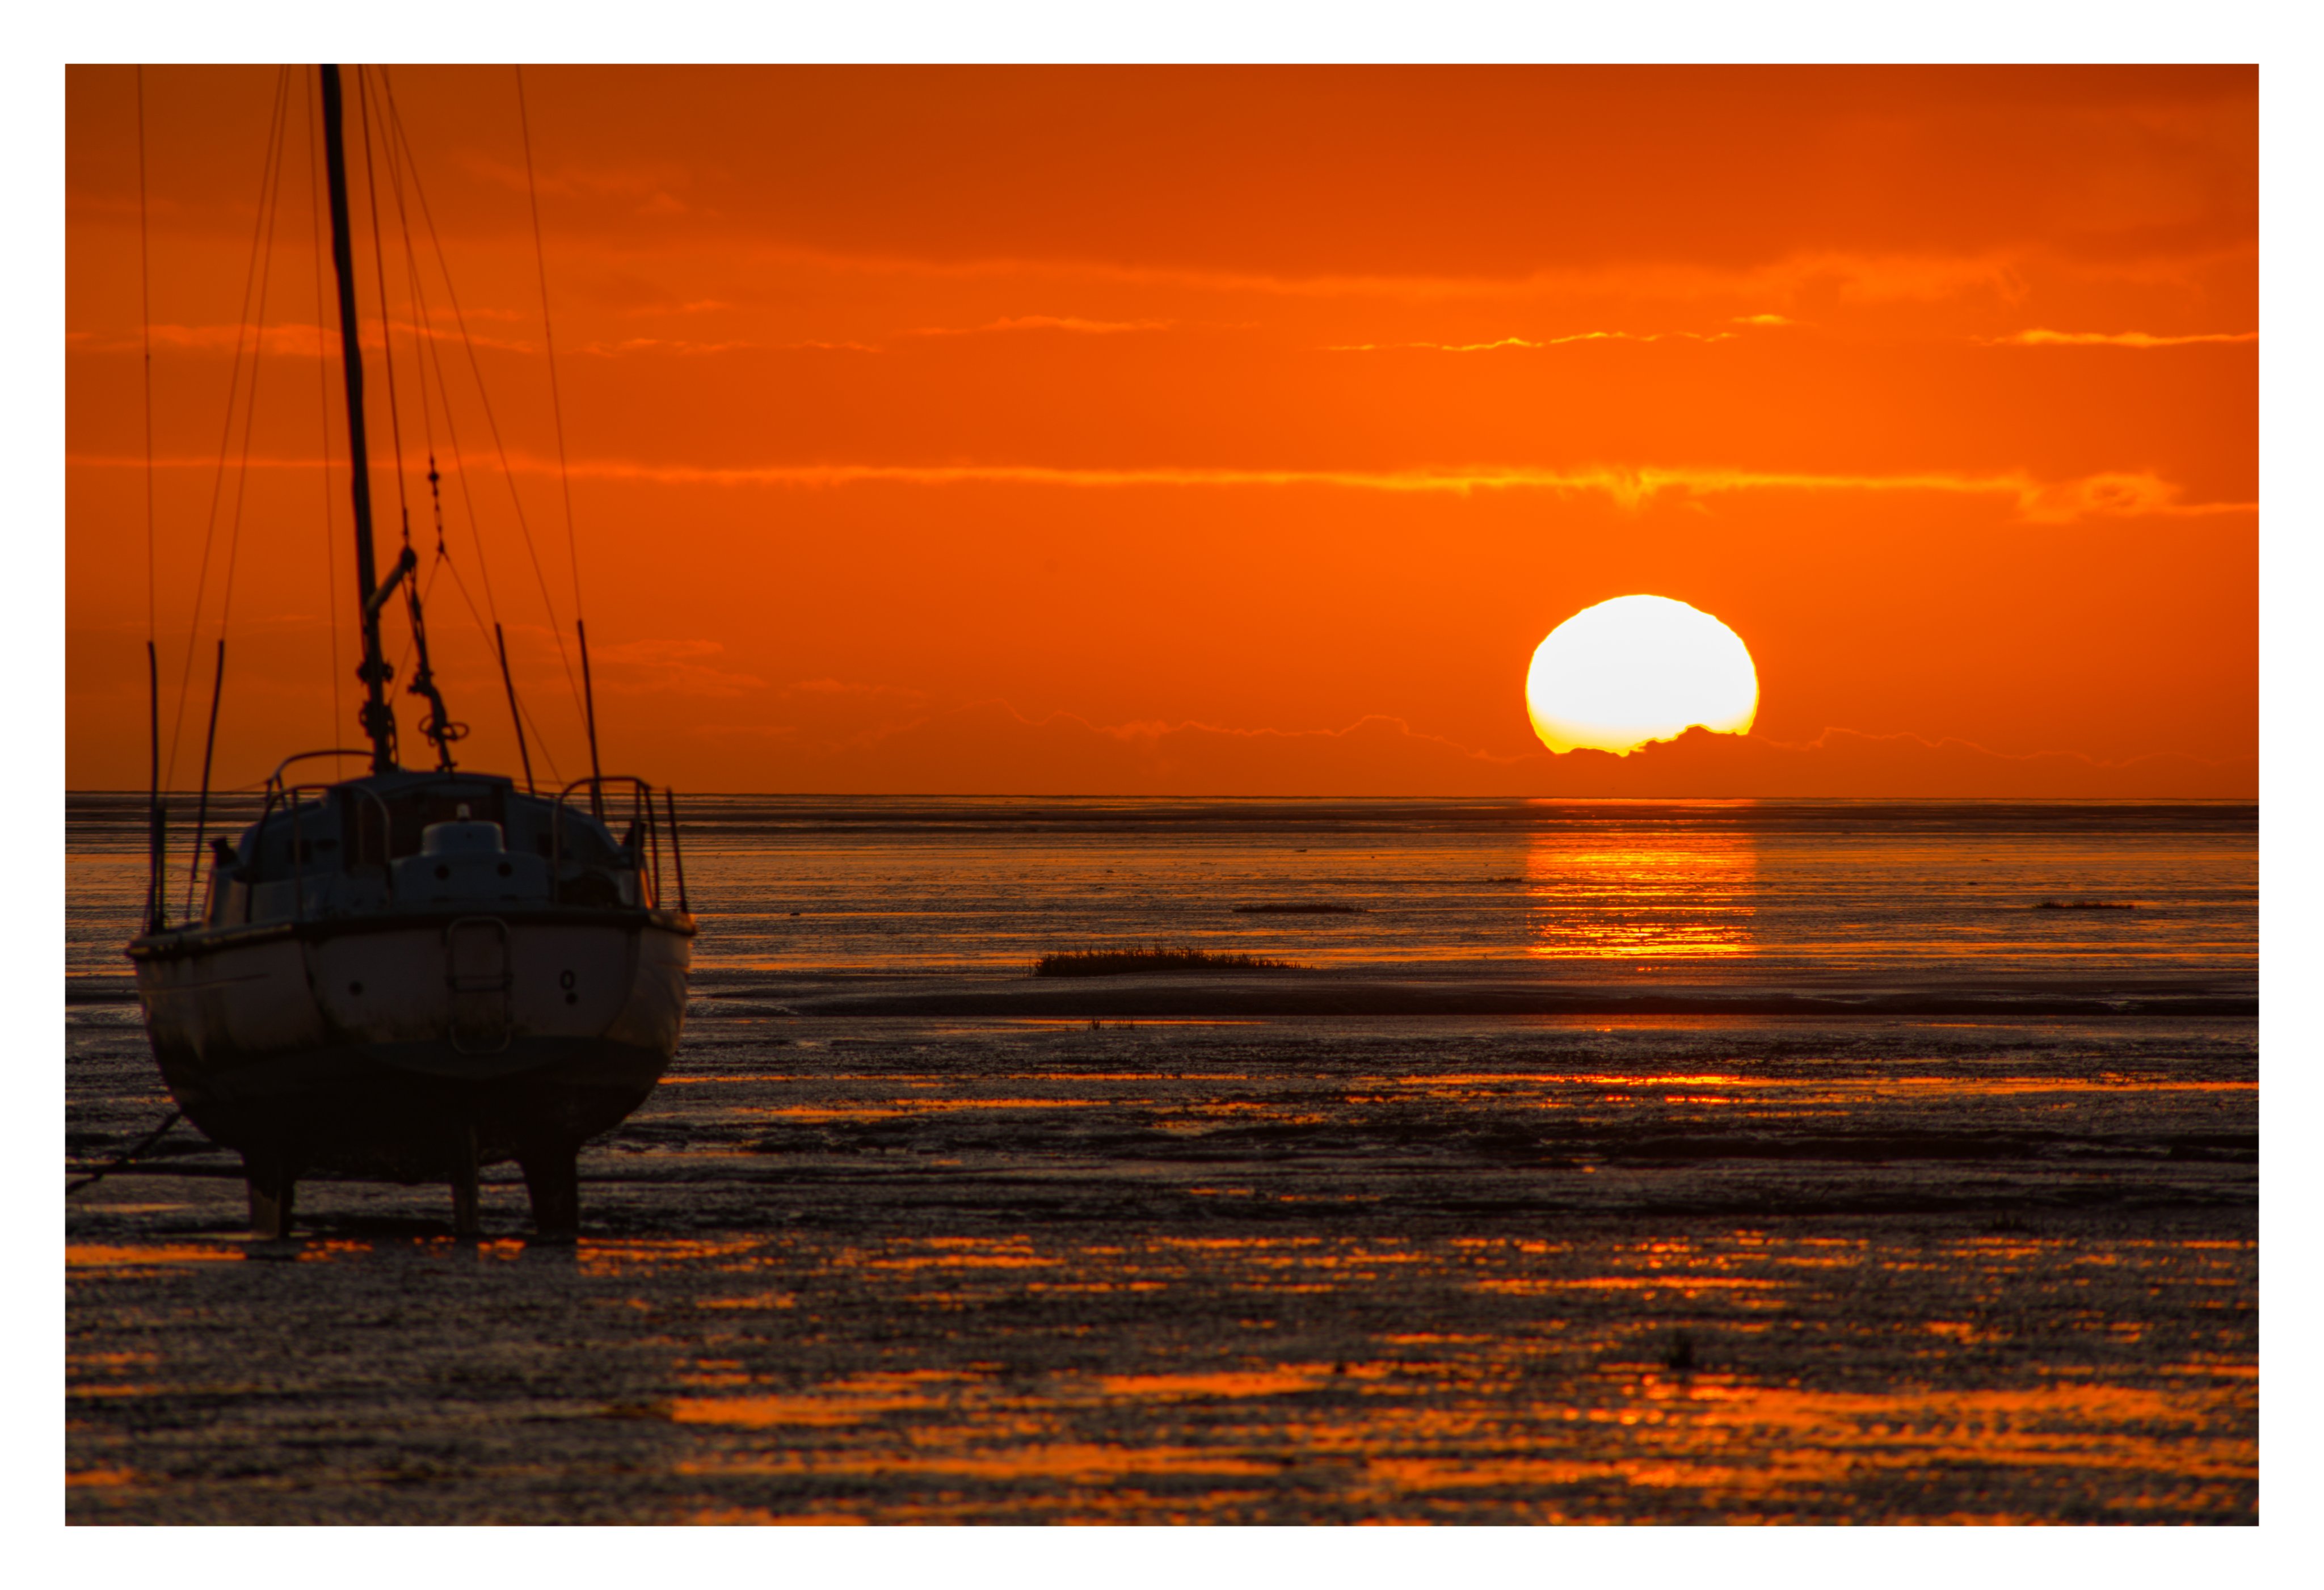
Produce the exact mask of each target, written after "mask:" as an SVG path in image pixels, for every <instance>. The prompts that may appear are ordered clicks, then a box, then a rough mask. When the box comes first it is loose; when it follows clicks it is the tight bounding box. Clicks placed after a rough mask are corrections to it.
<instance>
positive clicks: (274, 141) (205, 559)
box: [164, 67, 291, 783]
mask: <svg viewBox="0 0 2324 1590" xmlns="http://www.w3.org/2000/svg"><path fill="white" fill-rule="evenodd" d="M290 87H291V69H290V68H288V67H284V68H283V69H281V71H280V72H279V73H278V74H277V76H276V78H275V82H274V107H273V114H272V116H271V117H270V119H269V121H268V124H267V134H266V153H265V155H264V157H263V160H262V162H261V163H260V173H259V182H258V212H257V216H256V217H255V219H254V221H253V222H252V225H251V236H250V264H249V266H248V268H247V269H246V270H245V271H244V274H243V283H242V308H241V310H240V311H239V313H238V314H237V315H236V316H235V331H234V363H233V366H232V369H231V372H230V374H229V375H228V377H227V382H226V425H225V428H224V430H222V431H221V433H220V434H219V437H218V461H217V472H216V474H215V475H214V476H212V479H211V483H210V505H209V512H208V516H207V518H206V520H205V522H204V524H203V528H202V558H201V563H200V565H199V569H198V573H197V575H196V578H195V580H194V601H193V609H192V614H191V616H190V617H189V619H188V620H187V624H186V655H185V661H184V663H183V665H182V666H181V667H180V670H179V675H178V705H177V709H176V712H175V714H174V715H173V716H172V717H171V726H170V756H169V762H168V764H167V766H166V768H165V770H164V781H165V783H166V782H172V781H175V780H176V777H177V769H178V745H179V741H180V738H181V736H182V735H183V733H184V730H185V720H186V697H187V694H188V692H189V690H190V689H191V688H192V686H193V677H194V645H195V642H197V641H198V639H199V638H200V634H201V615H202V599H203V596H205V594H206V593H207V592H208V588H209V570H210V557H211V553H212V551H213V550H214V548H215V546H216V543H217V513H218V503H219V500H220V498H221V496H222V495H223V494H224V492H225V489H226V457H227V454H228V453H229V452H230V451H231V449H232V448H233V445H234V421H235V402H236V400H237V398H239V397H240V396H241V395H242V352H243V347H244V343H245V341H249V340H251V338H250V331H251V319H250V308H251V294H252V291H253V290H254V288H255V287H257V285H258V283H259V282H260V281H261V280H262V275H261V271H260V263H261V261H262V258H263V256H264V255H265V254H268V253H271V251H272V238H273V227H272V223H273V211H274V208H275V207H274V204H273V203H272V202H271V201H272V200H277V199H280V197H281V174H282V173H281V146H282V141H283V139H282V134H283V123H284V119H285V116H286V115H287V114H288V109H289V105H290ZM262 245H265V247H263V248H262ZM260 314H261V316H262V322H261V325H260V328H259V329H260V332H261V335H260V337H258V338H257V339H256V340H257V342H258V346H257V347H254V348H253V349H252V353H251V361H250V363H251V388H252V391H251V393H250V397H251V399H252V400H253V402H254V400H255V397H256V389H257V384H258V360H259V356H260V354H261V353H263V341H264V338H263V330H264V327H263V315H264V300H263V296H262V298H261V300H260ZM249 462H250V430H249V427H248V426H247V425H246V424H245V426H244V432H243V476H244V482H245V483H246V482H247V479H248V476H249ZM242 498H243V492H242V491H241V490H239V489H237V491H236V492H235V525H236V528H237V531H238V529H239V526H240V522H241V519H240V509H241V502H242ZM230 599H231V598H230V596H229V600H230ZM224 627H225V624H224V619H223V618H221V620H220V624H219V628H220V631H221V633H223V631H224Z"/></svg>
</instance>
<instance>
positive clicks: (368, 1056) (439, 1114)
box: [130, 907, 693, 1181]
mask: <svg viewBox="0 0 2324 1590" xmlns="http://www.w3.org/2000/svg"><path fill="white" fill-rule="evenodd" d="M692 937H693V922H692V920H691V919H690V918H688V917H687V916H685V915H683V914H682V913H678V912H669V911H645V910H635V909H609V910H604V911H576V910H574V909H572V908H569V907H562V908H560V907H549V908H547V909H542V910H532V911H528V910H524V909H521V908H519V909H509V910H503V911H459V910H446V911H430V912H403V911H398V912H392V913H387V914H384V915H381V916H373V917H360V918H351V919H345V920H325V921H301V922H278V923H272V924H266V925H263V926H257V927H242V928H225V929H189V930H186V931H182V932H175V933H161V934H154V935H149V936H148V937H146V938H141V939H140V940H138V941H137V943H136V944H135V945H134V946H133V947H132V948H131V952H130V953H131V956H132V958H133V960H134V963H135V966H136V976H137V986H138V994H139V997H140V1000H141V1002H142V1003H143V1006H144V1012H145V1022H146V1028H147V1031H149V1032H150V1033H151V1035H152V1042H153V1050H154V1055H155V1057H156V1058H157V1059H158V1060H159V1062H160V1064H161V1074H162V1077H163V1078H164V1079H165V1080H166V1081H167V1082H168V1084H169V1086H170V1090H171V1093H172V1095H175V1096H176V1098H177V1100H178V1102H179V1105H180V1107H181V1108H182V1109H183V1110H184V1111H185V1113H186V1114H187V1117H188V1118H189V1120H191V1121H192V1122H193V1123H194V1124H195V1125H196V1126H197V1127H198V1128H199V1129H200V1130H201V1131H202V1132H204V1133H205V1134H207V1135H208V1136H209V1137H210V1138H212V1139H213V1140H215V1141H217V1142H220V1143H223V1144H226V1146H228V1147H232V1148H235V1149H238V1150H241V1151H243V1153H244V1157H245V1158H246V1159H250V1160H254V1161H257V1160H265V1161H268V1162H270V1163H277V1162H279V1163H281V1164H282V1165H283V1166H284V1168H285V1169H286V1170H287V1171H288V1173H290V1174H292V1175H297V1174H302V1173H305V1172H308V1171H325V1172H335V1173H339V1174H347V1175H363V1176H383V1177H388V1178H392V1179H398V1180H409V1181H420V1180H433V1179H442V1178H444V1177H446V1176H447V1175H450V1176H456V1177H457V1175H459V1174H461V1173H462V1171H463V1169H464V1167H466V1168H473V1166H475V1165H477V1164H489V1163H492V1162H493V1161H494V1160H505V1159H512V1158H513V1159H520V1160H522V1159H527V1158H529V1157H531V1155H532V1154H534V1153H536V1152H538V1151H544V1150H545V1151H549V1152H551V1153H554V1152H558V1151H563V1152H566V1153H569V1152H570V1151H571V1149H572V1147H574V1146H576V1145H577V1144H578V1143H579V1142H581V1141H582V1140H583V1139H585V1138H586V1137H589V1136H591V1135H594V1134H595V1133H596V1132H603V1131H605V1130H607V1129H608V1128H610V1127H611V1126H613V1124H615V1123H618V1122H619V1121H620V1120H621V1119H622V1117H623V1116H624V1115H626V1114H629V1113H630V1112H631V1111H632V1110H633V1109H635V1108H636V1107H637V1106H638V1105H640V1104H641V1103H642V1102H643V1101H644V1099H645V1097H646V1095H648V1094H650V1092H651V1091H652V1089H653V1086H654V1085H655V1083H656V1082H657V1081H659V1078H660V1077H661V1074H662V1072H663V1071H664V1070H665V1069H666V1068H668V1066H669V1061H670V1058H671V1057H672V1055H673V1054H674V1053H675V1052H676V1050H677V1048H678V1035H679V1030H680V1026H681V1024H682V1022H683V1020H684V1016H685V1008H686V973H687V961H688V958H689V951H690V946H691V939H692Z"/></svg>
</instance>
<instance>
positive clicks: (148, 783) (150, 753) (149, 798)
mask: <svg viewBox="0 0 2324 1590" xmlns="http://www.w3.org/2000/svg"><path fill="white" fill-rule="evenodd" d="M145 212H146V203H145V69H144V68H143V66H140V67H139V68H137V331H138V339H139V343H140V345H141V346H142V347H143V349H144V354H145V356H144V363H143V365H142V366H141V368H142V371H143V395H144V404H145V749H146V776H145V930H146V931H147V932H149V933H151V932H157V931H159V930H160V929H161V925H162V923H163V921H164V920H166V919H167V917H168V915H169V908H168V907H167V905H166V904H165V903H164V901H165V898H166V895H167V891H168V883H167V880H166V869H167V857H166V856H165V855H164V854H163V853H164V849H165V846H166V845H167V842H168V840H167V836H168V830H169V809H168V808H167V807H166V806H164V805H163V804H162V801H161V654H160V652H159V650H158V649H157V648H156V646H155V644H154V638H155V636H156V635H157V634H159V633H160V630H161V623H160V619H159V616H158V614H159V611H160V604H159V600H158V597H157V595H156V592H157V589H158V578H157V576H156V574H155V572H154V567H155V556H154V542H153V288H152V248H151V245H150V244H149V242H148V227H147V225H146V219H145Z"/></svg>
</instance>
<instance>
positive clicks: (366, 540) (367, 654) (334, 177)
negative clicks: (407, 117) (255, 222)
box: [321, 65, 409, 773]
mask: <svg viewBox="0 0 2324 1590" xmlns="http://www.w3.org/2000/svg"><path fill="white" fill-rule="evenodd" d="M321 72H322V78H323V153H324V161H325V165H326V167H327V171H328V175H329V181H330V190H331V269H332V270H333V272H334V273H336V274H337V278H338V285H339V362H340V366H341V369H342V371H343V373H344V374H345V375H346V388H347V465H348V470H349V473H350V474H352V475H353V476H354V477H355V591H356V594H357V595H358V596H360V597H361V599H362V603H363V653H364V654H363V665H362V666H361V667H360V668H358V669H357V670H355V677H357V678H358V679H362V680H363V682H364V705H363V717H362V721H363V731H364V734H365V735H368V736H369V737H370V739H371V771H372V772H374V773H384V772H393V771H394V769H395V709H394V708H393V707H391V706H389V705H388V702H387V696H386V689H385V686H386V684H387V681H388V679H389V678H390V677H391V676H392V673H393V670H392V669H391V668H390V667H389V666H388V661H387V659H386V658H385V657H384V656H383V655H382V654H381V652H380V644H379V610H380V608H381V607H383V606H384V605H386V601H387V597H388V596H389V594H390V593H391V592H392V590H393V589H394V587H395V581H396V580H398V579H401V578H404V576H405V575H406V574H407V573H408V572H409V571H408V569H406V568H405V566H404V565H403V564H401V563H398V564H397V565H396V570H395V573H394V575H393V576H392V577H391V578H390V579H389V581H388V584H387V586H386V587H385V588H382V587H380V584H379V576H378V573H377V571H376V569H375V568H374V562H373V557H372V544H371V464H370V454H369V450H368V448H366V447H365V445H364V407H363V346H362V337H361V333H360V328H358V326H357V324H356V320H355V249H354V245H353V244H352V243H351V242H350V241H349V237H348V232H347V150H346V134H345V129H344V123H345V121H346V110H345V107H344V105H343V102H342V98H341V96H340V93H339V69H338V68H337V67H336V66H328V65H327V66H324V67H323V68H321Z"/></svg>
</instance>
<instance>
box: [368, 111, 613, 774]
mask: <svg viewBox="0 0 2324 1590" xmlns="http://www.w3.org/2000/svg"><path fill="white" fill-rule="evenodd" d="M380 85H381V97H382V99H383V102H384V104H385V107H386V112H387V119H388V124H389V127H390V129H391V131H392V133H393V134H394V135H395V138H396V140H397V142H398V143H399V145H400V146H401V149H402V151H403V161H402V167H403V169H405V170H408V171H410V173H411V193H412V197H413V198H414V199H417V200H418V201H419V204H420V222H421V224H422V225H423V226H426V227H427V229H428V241H429V246H430V247H431V249H432V250H433V251H434V253H435V255H436V264H437V270H438V273H439V274H441V275H442V276H443V278H444V296H445V299H446V300H447V302H448V303H449V304H450V305H451V307H452V320H453V324H454V325H455V326H456V327H457V328H458V329H459V333H460V347H461V348H462V350H463V351H464V352H465V353H466V355H467V357H468V370H469V374H471V376H472V377H473V378H474V380H475V388H476V398H477V402H478V403H479V405H480V406H481V407H482V408H483V409H484V424H485V427H486V429H487V430H490V431H491V432H492V438H493V451H494V452H495V453H496V454H497V455H498V457H499V459H500V467H501V479H502V481H503V483H504V484H505V485H507V487H508V494H509V504H510V507H511V508H512V510H513V512H514V513H515V514H516V522H517V529H518V530H519V532H521V533H522V535H523V537H524V550H525V556H526V558H527V559H529V560H530V563H531V565H532V578H533V583H534V584H535V586H536V587H539V591H540V601H541V605H542V607H543V608H544V609H545V610H546V611H547V612H548V614H549V638H550V639H551V640H552V641H553V642H555V643H556V646H557V658H558V662H559V663H560V664H561V665H562V666H563V667H564V670H565V683H566V688H567V689H568V690H570V691H571V692H572V696H573V710H574V713H575V715H576V716H579V717H581V718H583V719H584V720H585V721H586V717H587V708H586V706H585V704H584V702H583V700H582V695H581V682H580V680H579V679H578V678H576V675H575V674H574V671H573V659H572V656H571V654H570V653H569V652H567V651H566V648H565V633H564V626H563V625H562V624H560V623H559V622H558V617H557V603H556V601H555V599H554V598H553V597H551V596H549V577H548V575H547V573H546V571H545V570H544V569H542V567H541V562H540V548H539V544H538V543H537V542H536V541H534V540H533V534H532V522H531V520H530V518H529V517H527V515H526V513H525V511H524V499H523V497H522V496H521V495H520V494H519V493H518V491H517V488H516V470H515V468H514V467H513V466H512V465H511V464H510V462H509V454H508V443H507V441H506V440H505V439H503V437H502V435H501V427H500V418H499V416H498V415H497V414H496V413H495V412H494V411H493V400H492V394H491V392H490V390H489V389H488V388H487V387H486V386H485V384H484V369H483V366H482V365H481V364H480V363H479V362H478V360H477V358H476V344H475V337H472V336H470V335H469V332H468V317H467V313H466V310H463V309H462V308H461V307H460V294H459V290H458V288H457V287H456V286H455V285H454V284H453V281H452V267H451V263H450V262H449V261H448V260H447V259H446V258H445V256H444V239H443V236H442V234H441V233H440V232H438V230H437V226H436V217H435V213H434V211H433V210H432V209H431V208H429V203H428V188H427V184H426V183H424V182H422V181H421V180H420V170H419V165H418V162H416V160H414V158H413V157H412V153H411V141H410V136H409V134H406V133H405V132H404V129H403V123H402V117H401V115H400V113H399V112H398V111H397V109H396V105H395V85H394V82H393V80H392V79H391V78H390V77H389V76H388V74H387V73H386V72H385V71H382V72H381V74H380ZM438 384H439V385H441V384H442V383H441V381H440V379H439V381H438ZM463 489H464V490H465V489H466V488H465V486H464V487H463ZM473 522H474V520H473V517H472V519H471V523H472V524H473ZM533 734H534V736H535V737H536V738H539V735H540V726H539V722H538V721H537V720H536V721H535V722H534V725H533ZM547 750H548V747H547V744H546V743H545V742H544V743H543V745H542V751H543V753H544V754H546V753H547ZM553 771H554V770H553V767H552V772H553Z"/></svg>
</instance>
